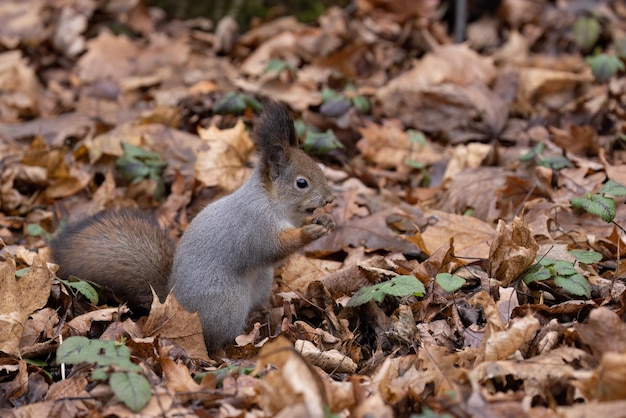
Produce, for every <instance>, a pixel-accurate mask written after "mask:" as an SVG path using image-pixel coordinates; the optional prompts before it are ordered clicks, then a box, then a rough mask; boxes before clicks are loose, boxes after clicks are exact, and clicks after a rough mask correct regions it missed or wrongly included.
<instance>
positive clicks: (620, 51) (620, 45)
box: [613, 37, 626, 60]
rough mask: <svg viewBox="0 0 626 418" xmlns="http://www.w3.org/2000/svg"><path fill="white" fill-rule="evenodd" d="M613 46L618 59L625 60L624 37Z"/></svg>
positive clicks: (625, 38) (625, 40) (625, 44)
mask: <svg viewBox="0 0 626 418" xmlns="http://www.w3.org/2000/svg"><path fill="white" fill-rule="evenodd" d="M613 46H614V48H615V54H617V56H618V57H619V59H621V60H626V37H624V38H620V39H619V40H617V41H616V42H615V44H614V45H613Z"/></svg>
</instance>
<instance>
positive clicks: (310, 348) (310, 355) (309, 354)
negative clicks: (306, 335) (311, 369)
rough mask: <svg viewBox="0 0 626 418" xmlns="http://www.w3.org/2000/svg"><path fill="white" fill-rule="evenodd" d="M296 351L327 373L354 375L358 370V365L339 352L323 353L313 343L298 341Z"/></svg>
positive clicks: (329, 351) (327, 351)
mask: <svg viewBox="0 0 626 418" xmlns="http://www.w3.org/2000/svg"><path fill="white" fill-rule="evenodd" d="M295 349H296V350H297V351H298V352H299V353H300V354H301V355H302V357H304V358H305V359H306V360H307V361H309V362H311V363H312V364H313V365H315V366H317V367H319V368H321V369H322V370H324V371H326V372H327V373H354V372H355V371H356V369H357V365H356V363H354V361H352V359H351V358H350V357H347V356H346V355H345V354H343V353H341V352H340V351H338V350H334V349H330V350H324V351H322V350H320V349H318V348H317V347H316V346H315V345H314V344H313V343H312V342H310V341H306V340H298V341H296V342H295Z"/></svg>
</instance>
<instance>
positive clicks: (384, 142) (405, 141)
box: [357, 120, 422, 175]
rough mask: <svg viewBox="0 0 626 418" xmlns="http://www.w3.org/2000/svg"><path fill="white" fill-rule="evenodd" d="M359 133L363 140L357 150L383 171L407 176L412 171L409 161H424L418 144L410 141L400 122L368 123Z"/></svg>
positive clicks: (358, 143)
mask: <svg viewBox="0 0 626 418" xmlns="http://www.w3.org/2000/svg"><path fill="white" fill-rule="evenodd" d="M359 133H360V134H361V135H362V137H363V138H362V139H361V140H359V142H357V148H358V149H359V151H361V153H362V154H363V157H364V158H365V159H366V160H369V161H372V162H374V163H376V165H377V166H378V167H380V168H382V169H394V170H396V171H397V172H399V173H400V174H404V175H407V174H408V173H409V171H410V170H411V169H410V167H409V165H408V164H407V162H408V161H409V160H411V161H422V160H421V159H420V151H419V149H418V146H417V144H414V143H412V142H411V141H410V140H409V135H408V134H407V133H406V131H405V130H404V129H402V126H401V124H400V123H399V121H398V120H386V121H384V123H383V124H382V125H377V124H375V123H373V122H369V121H367V122H366V123H365V126H364V127H363V128H361V129H359Z"/></svg>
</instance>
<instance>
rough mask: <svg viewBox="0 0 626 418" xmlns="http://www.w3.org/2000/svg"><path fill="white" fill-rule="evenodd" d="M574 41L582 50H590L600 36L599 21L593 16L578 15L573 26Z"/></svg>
mask: <svg viewBox="0 0 626 418" xmlns="http://www.w3.org/2000/svg"><path fill="white" fill-rule="evenodd" d="M573 35H574V42H576V44H578V46H579V47H580V48H581V49H582V50H583V51H590V50H591V48H593V46H594V45H595V44H596V42H598V38H599V36H600V23H599V22H598V20H597V19H594V18H593V17H585V16H583V17H579V18H578V19H576V22H574V27H573Z"/></svg>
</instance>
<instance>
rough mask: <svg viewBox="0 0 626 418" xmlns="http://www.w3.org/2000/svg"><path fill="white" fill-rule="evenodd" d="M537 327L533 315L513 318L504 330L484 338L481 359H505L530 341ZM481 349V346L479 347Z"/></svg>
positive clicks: (537, 324)
mask: <svg viewBox="0 0 626 418" xmlns="http://www.w3.org/2000/svg"><path fill="white" fill-rule="evenodd" d="M538 329H539V321H538V320H537V319H536V318H535V317H533V316H526V317H524V318H516V319H513V320H512V321H511V322H510V323H509V326H508V327H507V329H506V330H505V331H500V332H496V333H494V334H491V335H490V336H489V338H487V339H486V340H484V341H483V342H484V357H481V359H483V361H498V360H506V359H507V358H509V356H511V355H512V354H513V353H515V352H516V351H517V350H518V349H519V348H520V347H521V346H522V345H523V344H525V343H527V342H528V341H530V340H531V339H532V338H533V337H534V336H535V333H536V332H537V330H538ZM481 350H482V348H481Z"/></svg>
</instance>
